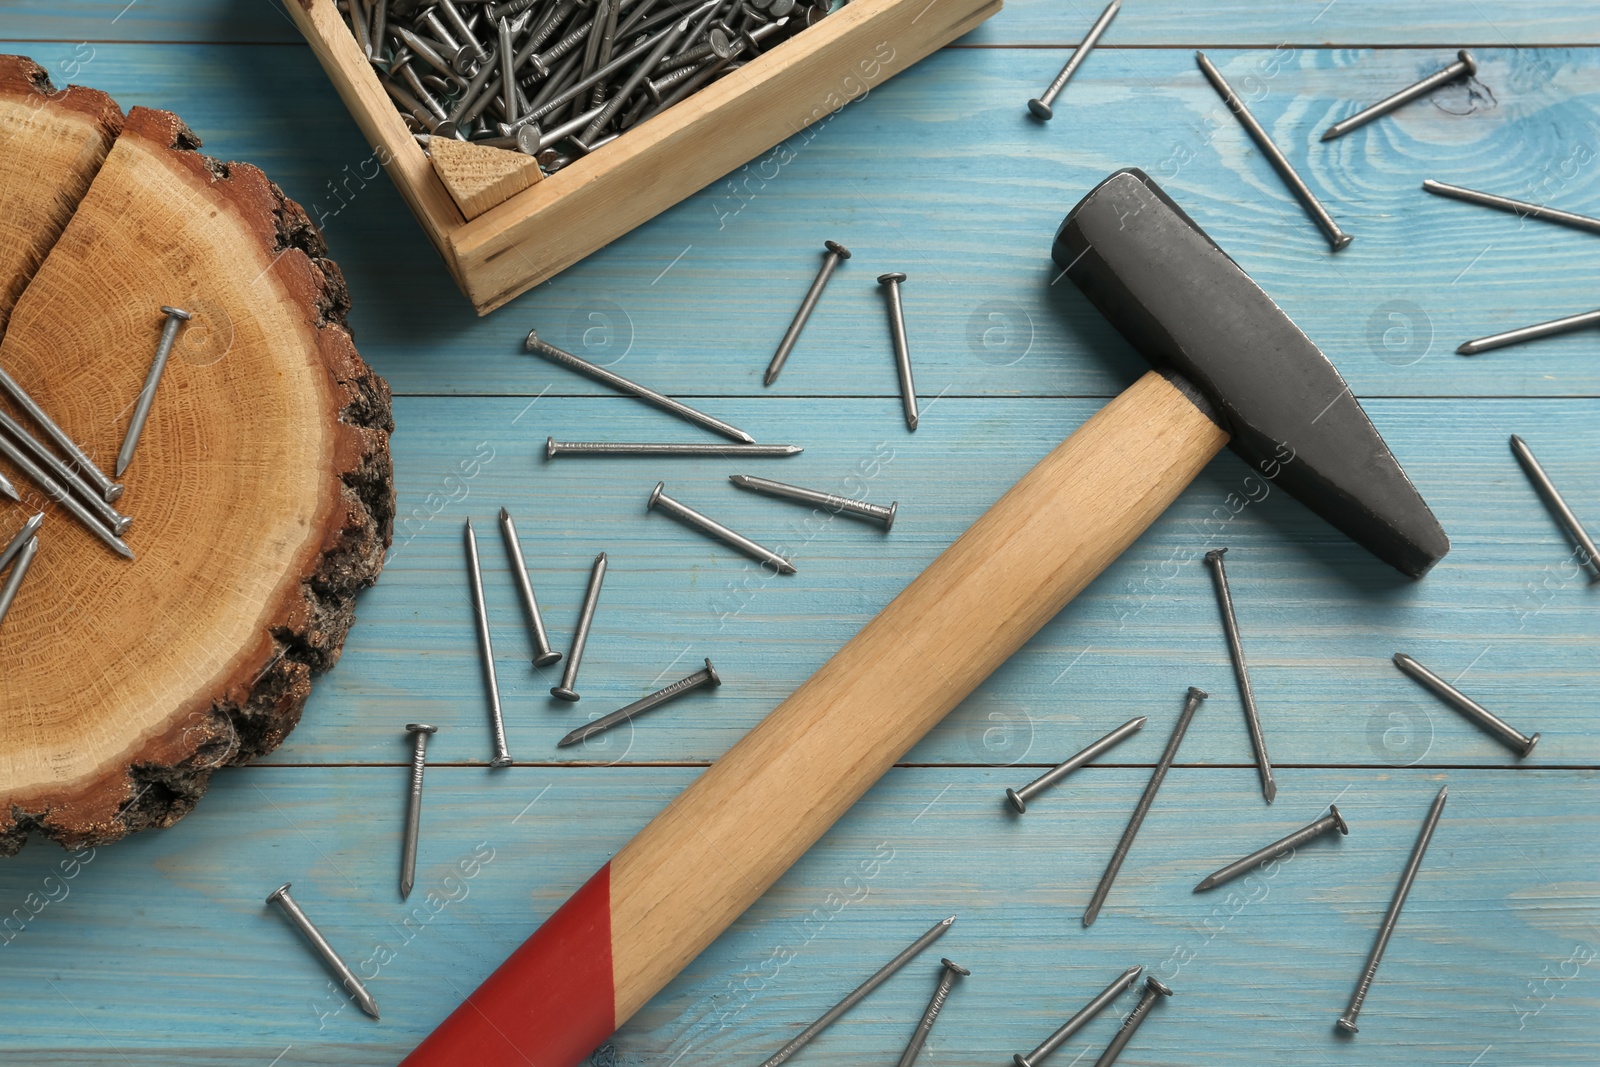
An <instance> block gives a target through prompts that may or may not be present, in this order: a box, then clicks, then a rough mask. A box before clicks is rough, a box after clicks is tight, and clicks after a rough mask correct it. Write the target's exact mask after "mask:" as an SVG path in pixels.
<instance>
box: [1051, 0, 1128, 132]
mask: <svg viewBox="0 0 1600 1067" xmlns="http://www.w3.org/2000/svg"><path fill="white" fill-rule="evenodd" d="M1121 7H1122V0H1111V3H1109V4H1107V5H1106V9H1105V10H1104V11H1102V12H1100V17H1099V18H1097V19H1095V20H1094V25H1093V26H1090V27H1089V32H1088V33H1087V34H1086V35H1085V36H1084V38H1083V43H1082V44H1080V45H1079V46H1078V47H1077V48H1074V49H1073V50H1072V55H1071V56H1069V57H1068V58H1067V65H1066V66H1064V67H1062V68H1061V73H1060V74H1057V75H1056V77H1055V80H1054V81H1052V82H1051V83H1050V84H1049V85H1048V86H1046V87H1045V91H1044V92H1042V93H1040V94H1039V95H1038V96H1037V97H1035V98H1034V99H1032V100H1029V101H1028V110H1029V111H1031V112H1033V117H1034V118H1036V119H1042V120H1044V121H1045V122H1049V121H1050V118H1051V116H1053V115H1054V114H1055V112H1054V111H1052V110H1050V105H1051V104H1053V103H1055V100H1056V96H1057V95H1058V94H1059V93H1060V92H1061V90H1062V88H1063V87H1065V86H1066V84H1067V82H1068V81H1069V80H1071V78H1072V76H1073V75H1074V74H1076V73H1077V72H1078V67H1079V65H1080V64H1082V63H1083V61H1084V59H1086V58H1087V57H1088V55H1089V52H1090V51H1091V50H1092V49H1093V48H1094V46H1095V45H1096V44H1098V43H1099V42H1100V35H1101V34H1103V33H1105V32H1106V27H1107V26H1109V25H1111V20H1112V19H1114V18H1116V17H1117V11H1118V10H1120V9H1121Z"/></svg>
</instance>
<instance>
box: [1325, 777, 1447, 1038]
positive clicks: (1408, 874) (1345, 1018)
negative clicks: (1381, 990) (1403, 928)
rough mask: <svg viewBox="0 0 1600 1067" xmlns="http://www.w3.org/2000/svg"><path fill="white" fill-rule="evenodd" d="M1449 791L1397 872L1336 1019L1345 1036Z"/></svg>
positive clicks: (1443, 788) (1430, 813) (1351, 1027)
mask: <svg viewBox="0 0 1600 1067" xmlns="http://www.w3.org/2000/svg"><path fill="white" fill-rule="evenodd" d="M1449 789H1450V787H1449V786H1441V787H1440V788H1439V795H1438V796H1436V797H1434V798H1433V806H1432V807H1430V808H1429V809H1428V817H1427V818H1426V819H1424V820H1423V821H1422V829H1421V830H1420V831H1419V832H1418V833H1417V843H1416V844H1415V845H1412V846H1411V858H1410V859H1408V860H1406V868H1405V870H1403V871H1401V872H1400V884H1399V885H1397V886H1396V887H1395V890H1394V899H1393V900H1391V901H1389V911H1388V912H1387V913H1386V914H1385V915H1384V917H1383V925H1381V926H1379V927H1378V939H1377V941H1375V942H1373V945H1372V952H1371V954H1370V955H1368V956H1367V965H1366V966H1365V967H1363V968H1362V969H1361V979H1360V981H1358V982H1357V983H1356V989H1355V992H1354V993H1352V994H1351V995H1350V1004H1349V1006H1348V1007H1347V1008H1345V1009H1344V1014H1343V1015H1341V1016H1339V1021H1338V1023H1337V1024H1336V1025H1337V1026H1338V1027H1339V1029H1340V1030H1343V1031H1344V1032H1345V1033H1347V1034H1353V1033H1355V1032H1356V1031H1357V1027H1356V1016H1357V1015H1360V1014H1361V1006H1362V1004H1364V1003H1365V1002H1366V999H1367V991H1368V990H1369V989H1371V988H1372V979H1373V976H1374V975H1376V974H1377V973H1378V964H1379V963H1381V962H1383V950H1384V949H1386V948H1388V947H1389V937H1390V935H1391V934H1393V933H1394V924H1395V922H1396V921H1397V920H1398V919H1399V918H1400V909H1401V908H1403V907H1404V906H1405V903H1406V897H1407V895H1409V894H1410V892H1411V883H1412V882H1414V881H1416V878H1417V871H1418V869H1419V868H1421V866H1422V857H1423V855H1424V854H1425V853H1426V852H1427V851H1428V842H1430V841H1432V840H1433V831H1434V828H1435V827H1436V826H1438V825H1439V815H1440V813H1441V812H1443V811H1444V802H1445V799H1446V797H1447V796H1448V795H1449Z"/></svg>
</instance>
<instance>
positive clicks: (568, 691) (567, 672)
mask: <svg viewBox="0 0 1600 1067" xmlns="http://www.w3.org/2000/svg"><path fill="white" fill-rule="evenodd" d="M605 580H606V554H605V553H604V552H602V553H600V554H599V555H598V556H596V557H595V558H594V565H593V566H592V567H590V568H589V587H588V588H587V589H585V590H584V593H583V607H582V608H581V609H579V611H578V628H577V630H576V632H574V633H573V635H572V648H571V649H569V650H568V651H567V665H566V667H565V669H563V670H562V672H561V684H560V685H558V686H554V687H552V688H551V690H550V695H551V696H553V697H555V698H556V699H558V700H566V701H569V702H571V703H577V702H578V700H579V699H581V698H580V697H579V695H578V691H577V689H575V688H574V686H576V685H577V684H578V668H579V667H580V666H581V665H582V664H583V650H584V648H585V647H586V646H587V645H588V644H589V628H590V627H591V626H593V625H594V609H595V608H596V607H597V606H599V604H600V586H601V585H602V584H604V583H605Z"/></svg>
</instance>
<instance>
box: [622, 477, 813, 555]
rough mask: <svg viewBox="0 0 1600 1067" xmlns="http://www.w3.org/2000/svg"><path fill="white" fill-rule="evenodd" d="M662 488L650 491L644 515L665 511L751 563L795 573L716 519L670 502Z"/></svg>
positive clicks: (768, 552) (764, 549) (659, 483)
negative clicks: (741, 555)
mask: <svg viewBox="0 0 1600 1067" xmlns="http://www.w3.org/2000/svg"><path fill="white" fill-rule="evenodd" d="M665 484H666V483H665V482H657V483H656V487H655V489H653V490H651V492H650V499H649V501H648V502H647V503H646V504H645V510H646V511H653V510H655V509H656V508H657V507H658V506H659V507H660V508H661V510H663V511H665V512H666V513H667V514H669V515H671V516H672V517H673V518H675V519H678V520H680V521H681V522H683V523H684V524H685V525H686V526H692V527H694V528H695V529H697V530H699V531H700V532H701V533H703V534H707V535H708V536H710V537H713V538H715V539H716V540H718V541H721V542H722V543H723V544H726V545H732V546H733V547H734V548H736V549H738V550H739V551H740V552H743V553H744V554H745V555H747V556H749V557H750V558H751V559H754V560H757V561H759V562H761V563H765V564H767V565H768V566H770V567H773V568H774V569H776V570H777V572H778V573H779V574H793V573H795V568H794V564H793V563H790V562H789V561H788V560H786V559H784V558H783V557H782V556H780V555H778V554H777V553H776V552H774V551H772V550H771V549H770V548H763V547H762V546H760V545H758V544H756V543H755V542H754V541H752V540H750V539H749V538H748V537H745V536H744V535H742V534H738V533H735V532H734V531H732V530H730V529H728V528H727V527H726V526H724V525H722V523H720V522H717V521H716V520H715V519H712V518H708V517H707V516H705V515H702V514H700V512H698V511H696V510H694V508H691V507H689V506H688V505H687V504H683V503H680V502H679V501H676V500H674V499H672V498H671V497H670V496H668V495H667V494H666V493H664V492H662V488H663V487H664V486H665Z"/></svg>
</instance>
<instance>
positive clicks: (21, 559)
mask: <svg viewBox="0 0 1600 1067" xmlns="http://www.w3.org/2000/svg"><path fill="white" fill-rule="evenodd" d="M38 554H39V537H38V535H37V534H32V535H29V537H28V539H27V540H26V541H24V542H22V545H21V547H20V548H19V549H18V551H17V554H16V562H15V563H14V564H12V567H11V573H10V574H8V575H6V581H5V584H4V585H0V622H4V621H5V618H6V612H8V611H10V610H11V602H12V601H13V600H15V599H17V590H18V589H21V588H22V579H24V578H26V577H27V576H28V568H29V567H31V566H33V557H34V556H36V555H38Z"/></svg>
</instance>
